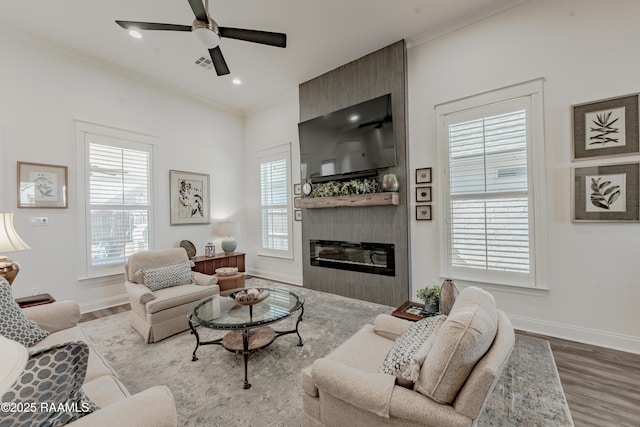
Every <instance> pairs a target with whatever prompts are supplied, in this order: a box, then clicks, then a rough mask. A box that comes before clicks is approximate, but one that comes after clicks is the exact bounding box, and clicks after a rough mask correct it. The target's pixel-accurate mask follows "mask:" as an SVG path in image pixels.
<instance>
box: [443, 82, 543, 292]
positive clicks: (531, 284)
mask: <svg viewBox="0 0 640 427" xmlns="http://www.w3.org/2000/svg"><path fill="white" fill-rule="evenodd" d="M518 98H523V99H525V100H526V103H527V169H528V180H527V181H528V189H527V195H528V199H529V202H528V204H529V227H530V229H529V254H530V272H529V274H524V273H511V272H504V271H497V270H485V269H476V268H464V267H454V266H452V263H451V259H450V254H451V247H450V245H451V240H450V236H451V234H450V220H449V218H450V215H451V197H450V189H449V175H448V174H449V170H448V168H449V141H448V129H447V121H446V118H447V116H448V115H453V114H468V115H470V117H472V116H475V117H476V118H480V117H488V115H487V114H483V113H482V112H484V111H487V112H488V111H491V110H492V109H495V107H496V106H499V104H500V103H503V102H505V101H511V100H514V99H518ZM543 108H544V99H543V79H536V80H531V81H528V82H524V83H522V84H517V85H512V86H508V87H504V88H500V89H497V90H493V91H489V92H484V93H481V94H478V95H474V96H469V97H466V98H462V99H458V100H455V101H451V102H447V103H444V104H439V105H436V107H435V109H436V132H437V144H438V152H439V156H438V170H439V184H438V187H439V191H440V194H441V195H442V197H441V198H442V203H441V205H440V217H441V218H442V219H443V220H442V221H443V224H442V225H441V226H440V227H439V229H440V233H439V234H440V242H441V244H440V274H441V276H442V277H447V278H451V279H457V280H462V281H468V282H478V283H485V284H493V285H502V286H514V287H518V288H535V289H548V284H547V272H546V268H545V267H544V266H545V265H546V264H547V263H546V262H545V254H546V253H548V251H546V250H545V249H544V248H545V247H546V239H545V237H546V232H545V230H546V203H545V197H544V189H545V187H546V185H545V163H544V160H545V154H544V110H543Z"/></svg>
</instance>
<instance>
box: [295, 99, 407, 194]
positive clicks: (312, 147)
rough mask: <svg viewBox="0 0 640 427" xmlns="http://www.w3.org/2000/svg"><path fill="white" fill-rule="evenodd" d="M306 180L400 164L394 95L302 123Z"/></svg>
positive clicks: (339, 175) (328, 177)
mask: <svg viewBox="0 0 640 427" xmlns="http://www.w3.org/2000/svg"><path fill="white" fill-rule="evenodd" d="M298 135H299V137H300V172H301V179H302V180H303V181H310V182H314V183H315V182H324V181H329V180H331V179H344V178H349V177H351V176H357V175H361V176H362V175H364V173H366V172H372V171H373V172H375V171H376V170H378V169H383V168H388V167H391V166H395V165H396V146H395V139H394V136H393V116H392V114H391V94H387V95H383V96H381V97H378V98H374V99H371V100H369V101H365V102H362V103H360V104H356V105H353V106H351V107H347V108H344V109H342V110H338V111H334V112H333V113H330V114H327V115H325V116H320V117H316V118H314V119H311V120H307V121H304V122H301V123H299V124H298Z"/></svg>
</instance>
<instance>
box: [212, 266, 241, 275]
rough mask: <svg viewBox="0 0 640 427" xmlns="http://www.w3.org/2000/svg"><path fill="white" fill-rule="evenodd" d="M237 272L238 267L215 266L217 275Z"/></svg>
mask: <svg viewBox="0 0 640 427" xmlns="http://www.w3.org/2000/svg"><path fill="white" fill-rule="evenodd" d="M237 272H238V267H220V268H216V275H217V276H233V275H234V274H236V273H237Z"/></svg>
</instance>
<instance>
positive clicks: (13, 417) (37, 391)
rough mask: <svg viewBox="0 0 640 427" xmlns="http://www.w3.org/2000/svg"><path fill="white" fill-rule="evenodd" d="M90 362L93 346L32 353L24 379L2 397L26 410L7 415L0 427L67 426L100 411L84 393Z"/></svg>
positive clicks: (75, 344)
mask: <svg viewBox="0 0 640 427" xmlns="http://www.w3.org/2000/svg"><path fill="white" fill-rule="evenodd" d="M88 362H89V346H88V345H87V344H86V343H84V342H81V341H78V342H69V343H65V344H57V345H54V346H51V347H46V348H37V349H34V350H31V351H30V356H29V360H28V361H27V366H25V368H24V371H23V372H22V375H21V376H20V378H19V379H18V380H17V381H16V382H15V383H14V384H13V386H12V387H11V388H10V389H9V391H7V392H6V393H5V394H4V395H3V396H2V402H3V403H4V402H8V403H16V404H20V407H21V408H22V409H23V410H19V411H12V412H5V413H4V414H3V416H2V418H0V427H8V426H36V425H37V426H51V427H57V426H63V425H65V424H68V423H70V422H72V421H75V420H77V419H79V418H81V417H83V416H85V415H87V414H90V413H91V412H93V411H95V410H96V409H98V407H97V406H96V405H95V403H93V402H92V401H91V400H90V399H89V398H88V397H87V395H86V394H85V393H84V392H83V391H82V384H83V383H84V378H85V375H86V373H87V365H88ZM25 408H26V409H25Z"/></svg>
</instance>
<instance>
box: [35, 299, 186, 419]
mask: <svg viewBox="0 0 640 427" xmlns="http://www.w3.org/2000/svg"><path fill="white" fill-rule="evenodd" d="M23 312H24V313H25V315H26V316H27V317H28V318H29V319H30V320H33V321H35V322H36V323H37V324H38V325H39V326H40V327H41V328H42V329H44V330H46V331H48V332H51V334H50V335H48V336H47V337H46V338H44V339H43V340H42V341H40V342H38V343H36V344H35V345H34V346H33V347H32V348H37V347H48V346H52V345H56V344H62V343H67V342H73V341H83V342H85V343H87V344H88V346H89V366H88V368H87V374H86V377H85V382H84V385H83V386H82V389H83V390H84V392H85V393H86V394H87V396H88V397H89V398H90V399H91V400H92V401H93V402H94V403H95V404H96V405H98V407H99V408H100V409H98V410H97V411H95V412H93V413H91V414H88V415H86V416H84V417H82V418H80V419H78V420H76V421H74V422H72V423H70V424H68V425H69V426H73V427H81V426H91V427H102V426H104V427H111V426H136V427H141V426H149V427H151V426H153V427H175V426H176V425H177V416H176V406H175V401H174V398H173V395H172V394H171V391H170V390H169V388H168V387H166V386H155V387H151V388H148V389H146V390H144V391H142V392H140V393H136V394H133V395H132V394H130V393H129V391H128V390H127V389H126V387H125V386H124V385H123V384H122V383H121V382H120V381H119V380H118V378H117V376H116V374H115V372H114V371H113V369H112V368H111V367H110V366H109V364H108V363H107V361H106V360H104V359H103V357H102V356H101V355H100V354H99V353H98V352H97V351H96V350H95V348H94V347H93V345H92V343H91V342H90V341H89V339H88V338H87V336H86V335H85V334H84V332H83V331H82V329H81V328H80V327H79V326H78V321H79V320H80V309H79V307H78V304H76V303H75V302H72V301H60V302H55V303H53V304H47V305H40V306H36V307H29V308H25V309H23Z"/></svg>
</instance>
